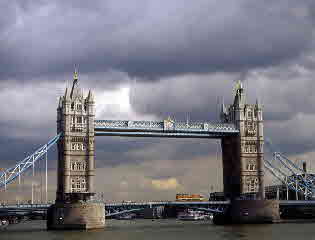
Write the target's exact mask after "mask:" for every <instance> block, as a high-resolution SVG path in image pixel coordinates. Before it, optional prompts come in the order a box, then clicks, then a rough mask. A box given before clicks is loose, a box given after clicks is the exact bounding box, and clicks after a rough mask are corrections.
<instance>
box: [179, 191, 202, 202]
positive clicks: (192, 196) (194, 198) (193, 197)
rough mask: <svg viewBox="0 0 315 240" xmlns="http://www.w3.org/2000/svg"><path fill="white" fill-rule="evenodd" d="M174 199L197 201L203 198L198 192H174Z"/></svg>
mask: <svg viewBox="0 0 315 240" xmlns="http://www.w3.org/2000/svg"><path fill="white" fill-rule="evenodd" d="M176 201H180V202H198V201H205V198H204V197H203V196H202V195H200V194H188V193H178V194H176Z"/></svg>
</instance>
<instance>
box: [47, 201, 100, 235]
mask: <svg viewBox="0 0 315 240" xmlns="http://www.w3.org/2000/svg"><path fill="white" fill-rule="evenodd" d="M104 227H105V206H104V204H102V203H92V202H77V203H56V204H54V205H52V206H51V207H50V208H49V209H48V211H47V229H48V230H67V229H72V230H86V229H97V228H104Z"/></svg>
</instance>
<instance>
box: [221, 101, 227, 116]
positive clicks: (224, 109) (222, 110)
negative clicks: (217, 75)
mask: <svg viewBox="0 0 315 240" xmlns="http://www.w3.org/2000/svg"><path fill="white" fill-rule="evenodd" d="M221 113H224V114H226V107H225V104H224V98H223V99H222V104H221Z"/></svg>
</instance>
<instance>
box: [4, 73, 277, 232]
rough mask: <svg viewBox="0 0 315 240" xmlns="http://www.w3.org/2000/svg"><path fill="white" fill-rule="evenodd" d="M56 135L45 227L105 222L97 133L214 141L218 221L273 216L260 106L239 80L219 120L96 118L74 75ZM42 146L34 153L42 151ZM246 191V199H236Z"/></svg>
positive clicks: (60, 108)
mask: <svg viewBox="0 0 315 240" xmlns="http://www.w3.org/2000/svg"><path fill="white" fill-rule="evenodd" d="M57 134H58V135H57V136H56V137H55V138H54V140H53V143H57V147H58V169H57V192H56V202H55V204H54V205H52V206H51V207H50V208H49V210H48V220H47V227H48V229H69V228H70V229H90V228H102V227H104V226H105V211H104V205H103V204H101V203H96V202H95V201H93V196H94V194H95V188H94V178H95V159H94V155H95V137H101V136H124V137H159V138H207V139H213V138H215V139H220V140H221V147H222V162H223V186H224V195H225V197H226V199H229V201H230V204H229V208H228V211H225V213H224V216H223V219H224V221H225V222H236V223H242V222H249V223H251V222H266V221H267V222H272V221H273V220H276V219H278V218H279V203H278V202H275V201H270V200H265V197H264V147H263V146H264V131H263V109H262V106H261V104H260V103H259V102H258V101H256V103H254V104H249V103H247V101H246V97H245V89H244V87H243V86H242V83H241V82H239V83H238V84H237V86H236V89H235V93H234V101H233V103H232V104H230V105H228V106H225V105H224V104H222V106H221V113H220V122H189V121H186V122H180V121H175V120H173V119H171V118H168V119H166V120H164V121H129V120H97V119H95V98H94V94H93V91H91V90H89V91H88V94H86V95H84V93H83V91H82V90H81V89H80V88H79V87H78V74H77V73H75V74H74V80H73V85H72V88H71V90H70V89H66V90H65V93H64V95H63V96H60V98H59V103H58V107H57ZM50 143H52V142H50ZM50 145H51V144H50ZM50 145H49V147H50ZM47 146H48V145H45V146H44V147H43V149H42V148H41V149H42V151H41V152H40V153H41V154H39V155H43V154H44V153H45V152H46V153H47V150H48V148H47ZM37 155H38V154H37ZM37 155H36V154H34V155H32V156H31V157H29V158H26V159H25V160H23V161H21V162H19V163H18V164H17V166H16V168H14V169H13V168H12V169H9V170H8V171H5V172H4V173H3V174H1V176H0V184H4V185H5V186H6V183H8V176H9V175H10V177H9V180H10V179H11V181H12V180H14V179H15V178H16V177H18V176H20V174H21V173H22V172H21V170H20V168H21V166H22V164H26V165H25V166H28V167H30V166H32V167H33V168H34V163H35V161H36V159H37V158H36V156H37ZM39 155H38V156H39ZM246 194H250V195H251V196H252V200H240V199H242V197H243V196H244V195H246ZM244 212H246V214H244ZM221 220H222V216H221Z"/></svg>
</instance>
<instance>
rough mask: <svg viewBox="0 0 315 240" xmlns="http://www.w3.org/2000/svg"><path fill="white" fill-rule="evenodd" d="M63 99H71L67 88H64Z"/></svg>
mask: <svg viewBox="0 0 315 240" xmlns="http://www.w3.org/2000/svg"><path fill="white" fill-rule="evenodd" d="M64 99H65V100H66V101H67V100H70V99H71V97H70V93H69V91H68V88H66V91H65V96H64Z"/></svg>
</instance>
